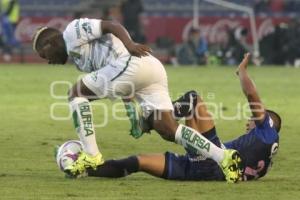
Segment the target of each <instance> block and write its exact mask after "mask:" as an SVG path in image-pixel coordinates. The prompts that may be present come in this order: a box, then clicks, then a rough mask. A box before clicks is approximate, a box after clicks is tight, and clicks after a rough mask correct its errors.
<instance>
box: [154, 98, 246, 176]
mask: <svg viewBox="0 0 300 200" xmlns="http://www.w3.org/2000/svg"><path fill="white" fill-rule="evenodd" d="M198 101H199V102H202V100H201V99H200V98H199V99H198ZM196 111H199V113H195V114H193V115H195V116H192V118H191V119H188V121H187V122H188V124H187V125H190V126H192V127H195V128H197V130H195V129H193V128H191V127H188V126H185V125H182V124H178V123H177V122H176V121H175V120H174V118H173V116H172V112H171V111H164V112H161V111H155V112H154V117H153V128H154V129H155V130H156V131H157V132H158V133H159V134H160V135H161V136H162V137H163V138H164V139H166V140H168V141H173V142H176V143H178V144H181V145H183V146H184V147H185V148H186V149H188V150H190V151H191V152H196V153H199V154H202V155H204V156H205V157H207V158H211V159H213V160H215V161H216V162H217V163H218V164H219V165H220V166H221V168H222V170H223V172H224V175H225V178H226V180H227V181H228V182H236V181H238V179H239V178H240V176H241V172H240V170H239V168H240V162H241V160H240V157H239V154H238V152H237V151H235V150H223V149H221V148H219V147H218V146H216V145H215V144H214V143H212V142H211V141H210V140H208V139H207V138H206V137H204V136H203V135H201V134H200V133H199V132H198V131H203V132H202V133H205V132H207V131H209V130H211V129H212V128H214V123H213V120H212V118H211V116H210V114H209V113H208V111H207V109H206V106H205V104H200V105H199V107H198V108H197V107H196ZM197 114H198V117H197ZM201 117H202V119H207V121H206V120H201ZM204 117H205V118H204Z"/></svg>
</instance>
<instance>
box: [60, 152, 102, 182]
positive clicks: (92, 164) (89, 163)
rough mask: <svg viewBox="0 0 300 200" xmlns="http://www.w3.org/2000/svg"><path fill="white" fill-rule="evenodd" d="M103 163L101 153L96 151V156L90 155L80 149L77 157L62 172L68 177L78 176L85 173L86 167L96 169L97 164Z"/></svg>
mask: <svg viewBox="0 0 300 200" xmlns="http://www.w3.org/2000/svg"><path fill="white" fill-rule="evenodd" d="M103 163H104V159H103V158H102V154H101V153H98V154H97V155H96V156H91V155H88V154H87V153H85V152H83V151H82V152H80V154H79V157H78V159H77V160H76V161H75V162H74V163H73V164H72V165H70V166H68V167H66V168H65V169H64V172H65V173H66V174H67V175H66V176H67V177H69V178H78V177H81V176H82V175H84V174H85V172H86V169H87V168H92V169H96V168H97V166H99V165H102V164H103Z"/></svg>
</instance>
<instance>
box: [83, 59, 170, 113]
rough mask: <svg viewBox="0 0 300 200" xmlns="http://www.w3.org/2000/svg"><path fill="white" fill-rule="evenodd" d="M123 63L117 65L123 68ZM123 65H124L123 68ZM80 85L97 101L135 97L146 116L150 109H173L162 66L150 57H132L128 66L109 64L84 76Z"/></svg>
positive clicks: (124, 62)
mask: <svg viewBox="0 0 300 200" xmlns="http://www.w3.org/2000/svg"><path fill="white" fill-rule="evenodd" d="M127 61H128V59H127V60H126V61H118V62H119V63H118V64H123V66H125V65H126V63H127ZM124 64H125V65H124ZM82 81H83V83H84V84H85V85H86V86H87V87H88V88H89V89H90V90H91V91H92V92H94V93H95V94H96V95H97V96H98V97H99V98H109V99H115V98H117V97H123V98H124V97H129V98H133V97H134V98H135V99H136V100H137V102H138V103H139V105H140V106H141V108H142V110H143V115H144V116H145V117H148V116H149V115H150V114H151V112H152V111H153V110H165V111H170V110H173V105H172V102H171V99H170V97H169V92H168V79H167V74H166V71H165V69H164V66H163V65H162V64H161V62H160V61H159V60H157V59H156V58H155V57H153V56H146V57H142V58H138V57H134V56H132V57H131V58H130V60H129V62H128V63H127V67H125V68H123V69H122V68H120V67H117V65H116V64H115V63H114V64H110V65H107V66H105V67H103V68H101V69H99V70H97V71H95V72H92V73H90V74H87V75H86V76H85V77H83V79H82Z"/></svg>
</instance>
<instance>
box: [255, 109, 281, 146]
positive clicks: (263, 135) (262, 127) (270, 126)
mask: <svg viewBox="0 0 300 200" xmlns="http://www.w3.org/2000/svg"><path fill="white" fill-rule="evenodd" d="M253 132H254V134H255V135H256V136H257V137H258V138H259V139H260V140H262V141H263V142H264V143H266V144H272V143H274V142H275V141H277V140H278V138H279V135H278V133H277V131H276V129H275V127H274V122H273V120H272V118H271V117H270V116H269V115H268V114H266V115H265V119H264V121H263V122H261V123H260V124H258V125H257V126H256V127H255V128H254V130H253Z"/></svg>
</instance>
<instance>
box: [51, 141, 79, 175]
mask: <svg viewBox="0 0 300 200" xmlns="http://www.w3.org/2000/svg"><path fill="white" fill-rule="evenodd" d="M81 151H82V143H81V142H80V141H78V140H69V141H67V142H65V143H63V144H62V145H61V146H60V147H59V148H58V149H57V153H56V163H57V165H58V167H59V169H60V170H61V171H64V169H65V167H67V166H69V165H72V164H73V163H74V162H75V161H76V160H77V158H78V155H79V152H81Z"/></svg>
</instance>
